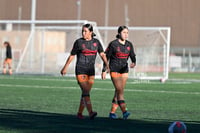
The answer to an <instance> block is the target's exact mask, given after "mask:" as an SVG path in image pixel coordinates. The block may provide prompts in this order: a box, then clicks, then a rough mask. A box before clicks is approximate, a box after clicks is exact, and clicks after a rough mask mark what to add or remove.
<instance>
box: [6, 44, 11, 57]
mask: <svg viewBox="0 0 200 133" xmlns="http://www.w3.org/2000/svg"><path fill="white" fill-rule="evenodd" d="M6 58H9V59H12V50H11V46H9V45H8V46H6Z"/></svg>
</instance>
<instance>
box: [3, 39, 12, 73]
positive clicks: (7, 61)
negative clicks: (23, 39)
mask: <svg viewBox="0 0 200 133" xmlns="http://www.w3.org/2000/svg"><path fill="white" fill-rule="evenodd" d="M3 44H4V46H5V47H6V58H5V60H4V62H3V74H6V65H8V69H9V71H8V72H9V74H10V75H12V48H11V46H10V43H9V42H7V41H5V42H4V43H3Z"/></svg>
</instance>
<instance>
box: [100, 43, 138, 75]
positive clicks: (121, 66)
mask: <svg viewBox="0 0 200 133" xmlns="http://www.w3.org/2000/svg"><path fill="white" fill-rule="evenodd" d="M105 53H106V57H107V59H108V60H109V65H110V71H111V72H127V71H128V59H129V57H130V58H131V61H132V62H133V63H136V58H135V56H136V55H135V52H134V48H133V45H132V43H131V42H130V41H127V40H126V42H125V44H121V43H120V42H119V41H118V39H115V40H113V41H112V42H110V44H109V45H108V47H107V49H106V51H105ZM103 71H105V65H104V68H103Z"/></svg>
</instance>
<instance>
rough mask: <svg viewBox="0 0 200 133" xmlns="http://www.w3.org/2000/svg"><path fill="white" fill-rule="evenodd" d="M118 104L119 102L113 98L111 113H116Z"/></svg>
mask: <svg viewBox="0 0 200 133" xmlns="http://www.w3.org/2000/svg"><path fill="white" fill-rule="evenodd" d="M118 106H119V105H118V104H117V102H116V101H115V100H114V99H113V101H112V107H111V111H110V113H115V112H116V110H117V108H118Z"/></svg>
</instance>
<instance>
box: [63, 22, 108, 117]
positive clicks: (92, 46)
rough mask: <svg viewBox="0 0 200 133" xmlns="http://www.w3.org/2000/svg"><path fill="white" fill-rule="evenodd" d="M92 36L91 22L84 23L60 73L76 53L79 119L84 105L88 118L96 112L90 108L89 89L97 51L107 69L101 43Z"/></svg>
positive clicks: (92, 80) (64, 71)
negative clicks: (80, 33)
mask: <svg viewBox="0 0 200 133" xmlns="http://www.w3.org/2000/svg"><path fill="white" fill-rule="evenodd" d="M94 36H95V34H94V32H93V27H92V25H91V24H85V25H83V26H82V38H80V39H77V40H76V41H75V43H74V45H73V48H72V50H71V55H70V56H69V57H68V59H67V61H66V63H65V65H64V67H63V68H62V70H61V74H62V75H64V74H66V72H67V68H68V66H69V64H70V63H71V61H72V60H73V59H74V57H75V55H77V62H76V70H75V73H76V79H77V81H78V84H79V86H80V88H81V91H82V95H81V100H80V105H79V109H78V113H77V117H78V118H79V119H83V118H84V117H83V115H82V113H83V110H84V107H85V106H86V108H87V110H88V113H89V117H90V119H94V117H95V116H96V115H97V112H94V111H93V110H92V104H91V100H90V90H91V88H92V85H93V83H94V75H95V68H94V64H95V59H96V55H97V52H98V53H99V55H100V56H101V58H102V60H103V61H104V64H106V69H108V70H109V66H108V62H107V58H106V55H105V53H104V51H103V48H102V45H101V43H100V42H99V40H98V39H95V38H93V37H94Z"/></svg>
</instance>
